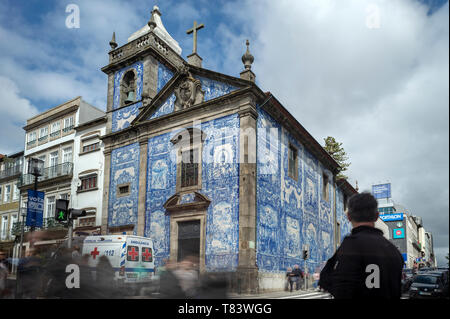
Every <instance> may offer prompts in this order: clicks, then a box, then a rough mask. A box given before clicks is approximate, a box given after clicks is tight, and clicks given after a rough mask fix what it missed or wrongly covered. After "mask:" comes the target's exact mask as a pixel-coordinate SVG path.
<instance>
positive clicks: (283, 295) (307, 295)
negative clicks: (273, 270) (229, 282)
mask: <svg viewBox="0 0 450 319" xmlns="http://www.w3.org/2000/svg"><path fill="white" fill-rule="evenodd" d="M229 296H230V298H231V299H332V298H333V297H332V296H331V295H330V294H329V293H327V292H321V291H317V290H315V289H308V290H294V291H293V292H289V291H276V292H268V293H261V294H256V295H255V294H251V295H250V294H249V295H247V294H240V295H239V294H230V295H229Z"/></svg>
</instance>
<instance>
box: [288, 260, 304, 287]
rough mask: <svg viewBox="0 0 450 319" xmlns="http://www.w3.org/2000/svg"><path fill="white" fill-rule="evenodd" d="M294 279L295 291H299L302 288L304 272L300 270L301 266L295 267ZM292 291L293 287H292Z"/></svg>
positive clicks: (293, 271)
mask: <svg viewBox="0 0 450 319" xmlns="http://www.w3.org/2000/svg"><path fill="white" fill-rule="evenodd" d="M292 277H293V278H294V282H295V290H299V289H300V287H301V282H302V280H303V271H302V270H301V269H300V266H299V265H297V264H296V265H294V269H293V270H292ZM291 291H292V287H291Z"/></svg>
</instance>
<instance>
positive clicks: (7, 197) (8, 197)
mask: <svg viewBox="0 0 450 319" xmlns="http://www.w3.org/2000/svg"><path fill="white" fill-rule="evenodd" d="M10 200H11V185H5V202H6V203H8V202H9V201H10Z"/></svg>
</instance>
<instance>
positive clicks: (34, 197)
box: [26, 189, 45, 227]
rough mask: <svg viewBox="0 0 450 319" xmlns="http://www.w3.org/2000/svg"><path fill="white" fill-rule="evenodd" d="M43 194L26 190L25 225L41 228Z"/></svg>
mask: <svg viewBox="0 0 450 319" xmlns="http://www.w3.org/2000/svg"><path fill="white" fill-rule="evenodd" d="M44 194H45V193H44V192H39V191H34V190H31V189H29V190H28V204H27V219H26V225H27V226H32V227H42V220H43V216H44Z"/></svg>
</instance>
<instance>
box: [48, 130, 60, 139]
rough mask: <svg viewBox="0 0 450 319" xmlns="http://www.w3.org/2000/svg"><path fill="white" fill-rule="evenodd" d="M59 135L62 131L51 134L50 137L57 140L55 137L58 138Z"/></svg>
mask: <svg viewBox="0 0 450 319" xmlns="http://www.w3.org/2000/svg"><path fill="white" fill-rule="evenodd" d="M59 135H61V131H56V132H53V133H50V137H51V138H55V137H57V136H59Z"/></svg>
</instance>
